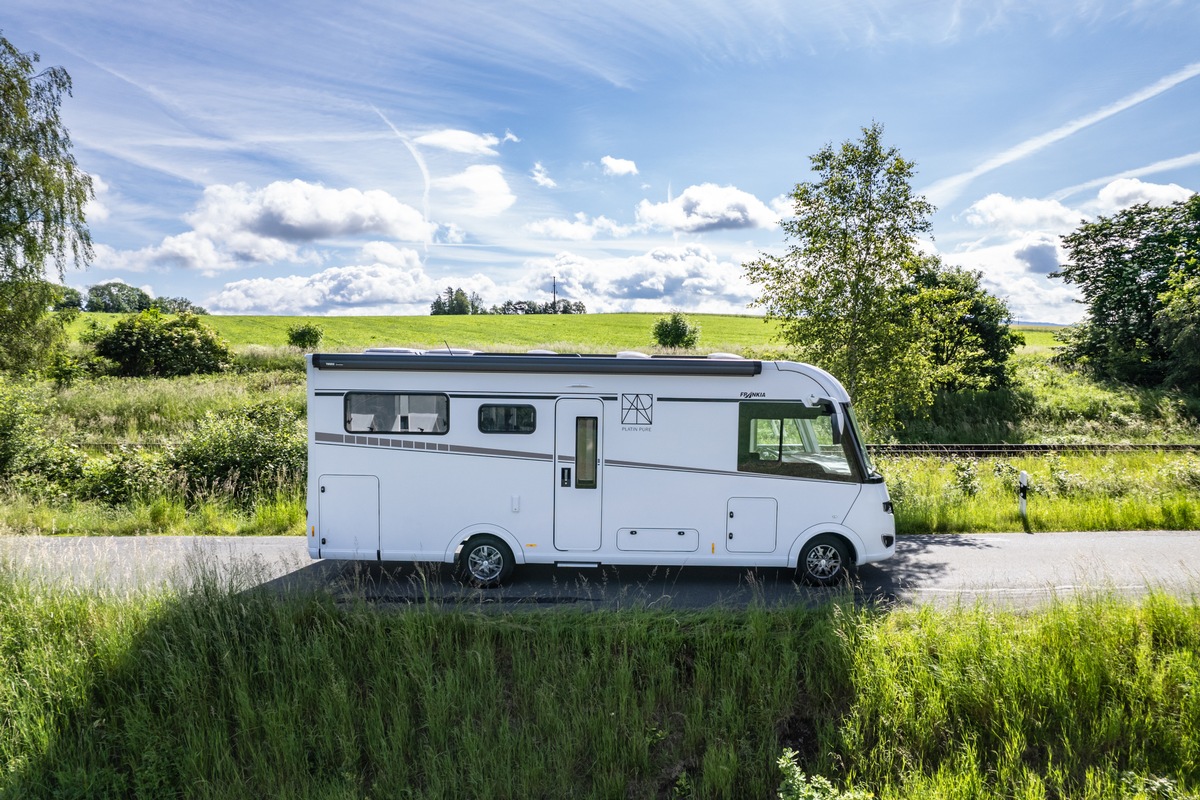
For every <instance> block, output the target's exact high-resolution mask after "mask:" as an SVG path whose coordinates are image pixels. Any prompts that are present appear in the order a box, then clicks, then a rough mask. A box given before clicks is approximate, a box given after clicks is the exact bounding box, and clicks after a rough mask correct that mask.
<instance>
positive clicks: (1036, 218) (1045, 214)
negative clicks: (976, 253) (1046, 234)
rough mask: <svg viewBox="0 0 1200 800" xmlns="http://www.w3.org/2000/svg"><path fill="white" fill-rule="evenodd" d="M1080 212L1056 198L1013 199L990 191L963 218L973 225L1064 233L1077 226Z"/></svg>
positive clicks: (1006, 229) (1010, 229)
mask: <svg viewBox="0 0 1200 800" xmlns="http://www.w3.org/2000/svg"><path fill="white" fill-rule="evenodd" d="M1081 216H1082V214H1080V213H1079V212H1078V211H1073V210H1072V209H1070V208H1067V207H1066V206H1064V205H1063V204H1062V203H1060V202H1058V201H1057V200H1035V199H1032V198H1028V197H1022V198H1015V197H1008V196H1007V195H1002V194H997V193H993V194H989V195H988V196H987V197H984V198H983V199H982V200H978V201H976V202H975V203H974V204H972V205H971V207H970V208H968V209H967V210H966V214H965V217H966V220H967V222H968V223H970V224H971V225H974V226H976V227H987V228H993V229H996V230H1001V231H1028V230H1036V231H1059V232H1061V233H1067V232H1069V231H1071V230H1073V229H1074V228H1076V227H1077V226H1078V225H1079V221H1080V217H1081Z"/></svg>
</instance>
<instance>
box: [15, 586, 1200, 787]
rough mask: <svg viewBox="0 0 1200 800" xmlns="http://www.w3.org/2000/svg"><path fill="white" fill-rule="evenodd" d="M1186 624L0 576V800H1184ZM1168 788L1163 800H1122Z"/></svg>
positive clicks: (1094, 610)
mask: <svg viewBox="0 0 1200 800" xmlns="http://www.w3.org/2000/svg"><path fill="white" fill-rule="evenodd" d="M1197 652H1200V606H1198V605H1197V603H1196V602H1195V601H1194V600H1193V601H1191V602H1186V601H1180V600H1176V599H1172V598H1169V597H1165V596H1161V595H1154V596H1151V597H1150V598H1149V599H1147V600H1145V601H1144V602H1141V603H1134V602H1129V601H1124V600H1117V599H1112V598H1105V597H1097V598H1090V599H1080V600H1072V601H1063V602H1059V603H1056V604H1053V605H1051V606H1049V607H1046V608H1043V609H1041V610H1039V611H1038V612H1037V613H1033V614H1022V613H1017V612H1001V611H997V610H994V609H988V608H982V607H981V608H960V609H954V610H946V611H938V610H933V609H930V608H920V609H914V610H892V611H888V610H885V609H879V608H863V607H858V606H855V605H853V604H852V602H851V601H850V600H849V599H846V600H842V601H836V602H832V603H830V604H827V605H824V606H821V607H817V608H805V607H794V608H786V609H764V608H756V609H751V610H748V611H744V612H734V611H709V612H695V613H667V612H656V611H649V610H641V611H636V610H635V611H623V612H620V613H592V614H584V613H578V612H565V613H560V612H549V613H546V612H529V613H515V614H507V615H497V614H484V613H478V612H473V611H471V610H462V609H454V608H449V609H442V608H431V607H428V606H426V607H423V608H419V609H416V610H410V611H404V612H396V613H389V612H383V611H380V610H379V609H376V608H372V607H368V606H364V605H358V604H353V603H351V604H349V605H337V604H335V603H334V602H333V601H332V600H331V599H330V598H328V597H326V596H322V595H312V596H293V597H285V598H279V597H277V596H273V595H269V594H267V593H266V592H263V591H249V592H241V593H239V592H235V591H233V590H232V589H231V588H229V587H223V586H221V585H220V582H219V581H217V580H216V579H213V578H209V579H206V580H201V581H200V582H199V584H198V586H197V588H196V589H194V590H192V591H190V592H188V593H184V594H180V595H172V594H157V595H143V596H137V597H125V598H119V597H110V596H98V595H91V594H85V593H81V592H76V591H74V590H66V589H50V588H47V587H45V586H41V585H33V584H30V583H29V582H27V581H24V580H22V579H19V578H17V577H14V576H13V575H12V574H10V573H5V572H4V571H3V570H0V734H2V735H0V797H6V798H7V797H21V798H37V797H122V798H124V797H154V798H160V797H175V796H188V797H220V798H238V797H247V798H258V797H263V796H270V797H313V798H317V797H319V798H343V797H344V798H360V797H366V798H376V797H378V798H392V797H431V798H432V797H520V798H524V797H572V798H586V797H704V798H721V797H737V798H745V797H762V798H766V797H772V796H774V792H775V790H776V788H777V787H778V786H779V785H780V782H781V778H782V776H781V774H780V773H779V772H778V770H777V768H776V766H775V765H776V761H777V759H778V757H779V755H780V753H781V752H782V751H783V750H784V749H785V748H790V749H792V750H796V751H798V753H799V757H800V761H801V765H802V767H803V768H804V769H805V770H806V771H807V772H808V773H809V774H818V775H824V776H828V777H830V778H832V779H833V780H834V781H835V782H836V783H838V784H842V785H851V786H855V787H858V788H863V789H867V790H869V791H871V792H873V793H875V794H876V795H878V796H879V797H882V798H907V797H942V798H992V797H1022V798H1047V797H1081V798H1096V799H1097V800H1100V799H1101V798H1118V797H1151V796H1154V797H1179V798H1182V797H1185V796H1187V795H1186V792H1187V790H1188V789H1189V787H1195V786H1196V785H1197V782H1198V781H1200V691H1197V690H1196V687H1197V686H1200V657H1198V656H1197V655H1196V654H1197ZM1131 787H1159V788H1163V787H1169V789H1170V792H1171V793H1170V794H1163V793H1158V794H1149V793H1144V792H1143V793H1140V794H1139V792H1140V791H1141V790H1140V789H1138V790H1137V791H1131Z"/></svg>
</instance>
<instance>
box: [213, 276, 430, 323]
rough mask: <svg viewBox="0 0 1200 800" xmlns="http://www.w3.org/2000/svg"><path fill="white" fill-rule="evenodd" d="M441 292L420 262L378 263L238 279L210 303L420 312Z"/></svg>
mask: <svg viewBox="0 0 1200 800" xmlns="http://www.w3.org/2000/svg"><path fill="white" fill-rule="evenodd" d="M437 292H438V286H437V284H436V283H435V282H434V281H432V280H430V278H429V276H428V275H426V274H425V272H424V270H422V269H421V268H420V267H419V266H418V267H415V268H405V267H400V266H390V265H388V264H381V263H377V264H370V265H365V266H346V267H333V268H330V269H326V270H322V271H321V272H318V273H316V274H314V275H289V276H286V277H282V278H249V279H246V280H240V281H234V282H232V283H227V284H225V287H224V288H223V289H221V291H220V292H218V293H217V294H216V295H214V296H213V297H211V298H209V299H208V301H207V306H208V308H209V309H210V310H212V311H216V312H220V313H226V314H327V313H332V312H336V313H339V314H356V313H357V314H419V313H422V312H425V311H428V309H429V303H430V302H431V301H432V299H433V297H434V296H435V295H436V294H437Z"/></svg>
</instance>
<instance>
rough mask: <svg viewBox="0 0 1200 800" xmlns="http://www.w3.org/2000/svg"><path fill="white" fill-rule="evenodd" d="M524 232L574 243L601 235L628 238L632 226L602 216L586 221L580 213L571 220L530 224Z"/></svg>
mask: <svg viewBox="0 0 1200 800" xmlns="http://www.w3.org/2000/svg"><path fill="white" fill-rule="evenodd" d="M525 230H527V231H529V232H530V233H532V234H535V235H537V236H545V237H546V238H547V239H566V240H570V241H575V242H587V241H591V240H592V239H595V238H596V237H597V236H601V235H607V236H613V237H619V236H628V235H629V234H631V233H633V232H634V228H633V227H632V226H628V225H621V224H619V223H616V222H613V221H612V220H611V219H609V218H608V217H604V216H600V217H596V218H595V219H588V216H587V214H584V213H582V212H580V213H578V214H576V215H575V219H573V220H571V219H543V220H537V221H535V222H530V223H529V224H528V225H526V226H525Z"/></svg>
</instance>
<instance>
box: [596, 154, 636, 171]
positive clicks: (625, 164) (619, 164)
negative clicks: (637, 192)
mask: <svg viewBox="0 0 1200 800" xmlns="http://www.w3.org/2000/svg"><path fill="white" fill-rule="evenodd" d="M600 163H601V164H603V165H604V174H605V175H637V174H638V168H637V164H635V163H633V162H632V161H629V160H628V159H624V158H613V157H612V156H605V157H604V158H602V159H600Z"/></svg>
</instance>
